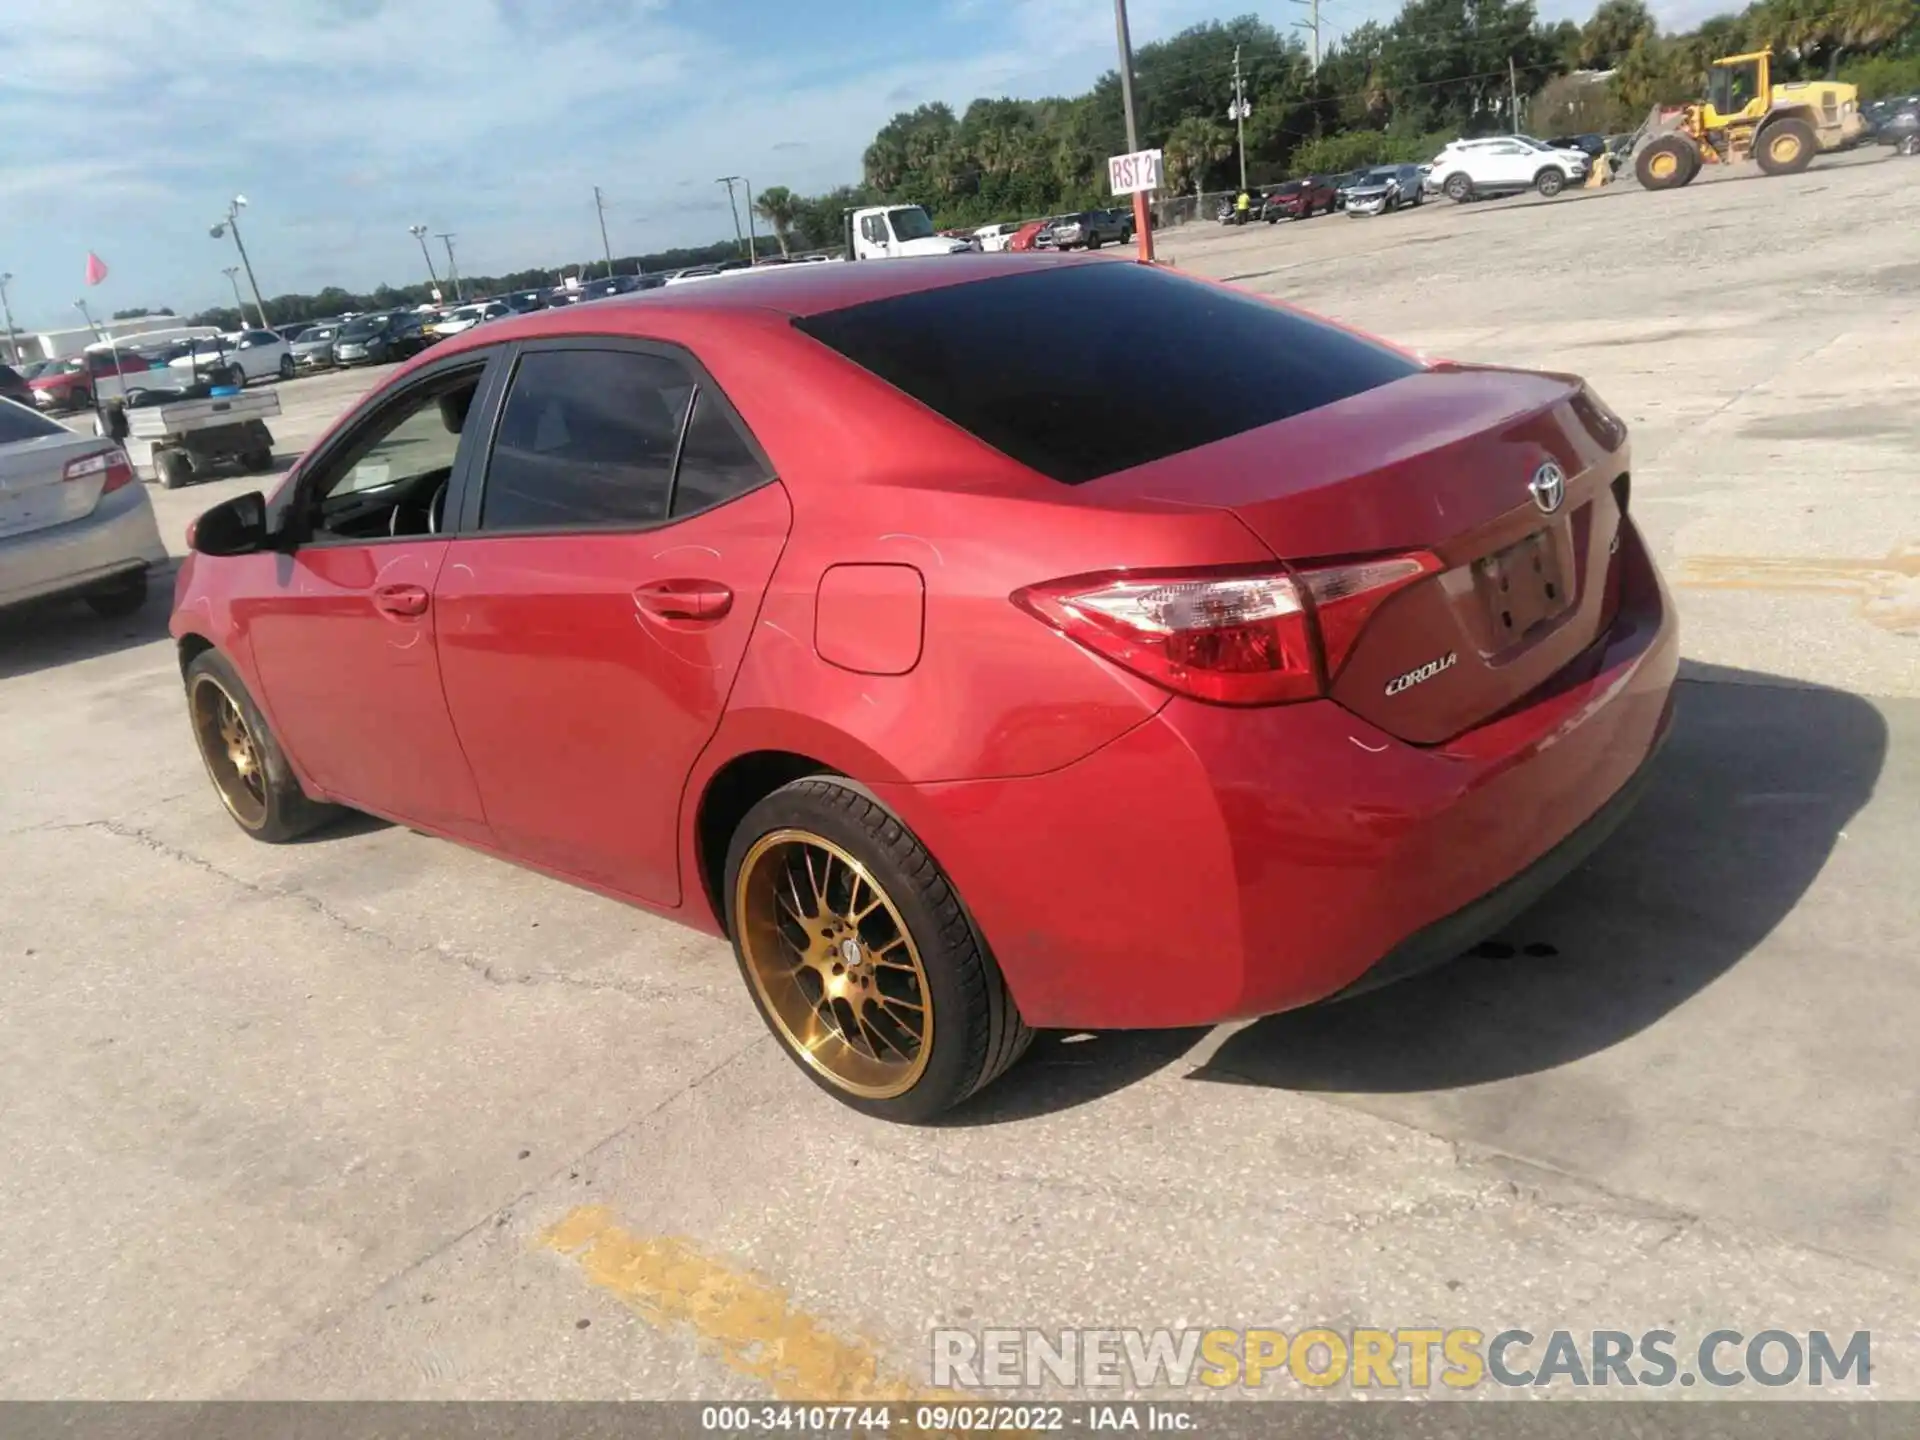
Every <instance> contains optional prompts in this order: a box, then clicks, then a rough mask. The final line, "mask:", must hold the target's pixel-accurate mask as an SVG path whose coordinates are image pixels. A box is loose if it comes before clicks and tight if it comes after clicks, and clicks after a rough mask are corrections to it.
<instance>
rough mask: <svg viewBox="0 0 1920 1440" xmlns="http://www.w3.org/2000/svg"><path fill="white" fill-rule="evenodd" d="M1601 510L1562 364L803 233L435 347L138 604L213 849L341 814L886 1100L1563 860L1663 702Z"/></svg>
mask: <svg viewBox="0 0 1920 1440" xmlns="http://www.w3.org/2000/svg"><path fill="white" fill-rule="evenodd" d="M1060 334H1073V335H1075V336H1077V337H1079V338H1080V340H1081V341H1082V342H1083V343H1081V344H1078V345H1076V346H1075V361H1074V363H1073V364H1072V365H1064V366H1063V365H1060V364H1058V363H1057V362H1056V360H1055V357H1053V356H1052V355H1051V354H1050V353H1049V352H1048V351H1047V350H1046V348H1045V347H1044V346H1043V345H1039V344H1037V343H1035V342H1036V337H1039V336H1045V335H1060ZM1629 493H1630V481H1629V464H1628V454H1627V448H1626V435H1625V431H1624V428H1623V426H1622V425H1621V422H1620V421H1619V420H1618V419H1617V418H1616V417H1615V416H1614V415H1613V414H1612V413H1611V412H1610V411H1608V409H1607V408H1606V407H1605V405H1603V404H1602V403H1601V402H1600V400H1599V399H1598V398H1597V397H1595V396H1594V395H1593V394H1592V393H1591V391H1589V390H1588V389H1587V388H1585V387H1584V386H1583V385H1582V384H1581V382H1580V381H1579V380H1577V379H1574V378H1572V377H1568V376H1564V375H1543V374H1531V373H1526V372H1522V371H1515V370H1502V369H1492V368H1484V367H1475V366H1465V365H1452V364H1437V365H1428V364H1423V363H1421V362H1419V361H1417V360H1415V359H1413V358H1411V357H1409V356H1408V355H1406V354H1403V353H1401V352H1399V351H1397V350H1395V349H1393V348H1391V347H1389V346H1387V345H1384V344H1381V343H1379V342H1377V341H1374V340H1370V339H1367V338H1364V337H1362V336H1359V335H1355V334H1352V333H1350V332H1348V331H1346V330H1343V329H1340V328H1338V327H1336V326H1333V325H1330V324H1328V323H1326V322H1324V321H1321V320H1318V319H1315V318H1312V317H1310V316H1308V315H1304V314H1301V313H1299V312H1297V311H1295V310H1292V309H1289V308H1286V307H1284V306H1281V305H1278V304H1273V303H1269V302H1267V301H1265V300H1262V299H1259V298H1256V297H1253V296H1250V295H1246V294H1243V293H1240V292H1238V291H1235V290H1232V289H1228V288H1225V287H1223V286H1219V285H1213V284H1208V283H1205V282H1202V281H1198V280H1194V279H1190V278H1187V277H1183V276H1181V275H1179V274H1177V273H1174V272H1171V271H1168V270H1165V269H1157V268H1152V267H1148V266H1143V265H1140V264H1137V263H1134V262H1132V261H1127V260H1118V259H1107V258H1104V257H1069V256H1047V257H1033V258H1031V259H1024V260H1011V261H1010V260H1009V259H1008V258H1007V257H1005V256H981V257H971V256H955V257H945V258H940V259H932V260H894V261H888V262H885V263H872V264H860V265H818V266H815V265H806V266H798V265H796V266H785V267H777V268H774V269H772V270H768V271H764V272H752V273H743V274H740V275H737V276H733V277H728V278H723V279H721V280H718V281H715V282H713V283H712V284H708V285H691V286H684V287H680V288H678V289H670V290H665V291H654V292H651V293H648V294H644V295H640V296H636V297H634V298H632V299H628V300H614V301H608V302H605V303H603V304H598V305H591V306H582V307H579V308H576V309H570V310H564V311H557V312H556V311H548V312H543V313H537V314H533V315H528V316H524V317H522V318H519V319H515V320H506V321H501V322H499V323H497V324H494V325H487V326H483V327H480V328H479V329H477V330H474V331H470V332H468V333H467V334H466V335H462V336H459V337H457V338H455V339H453V340H451V341H448V342H446V343H445V344H443V345H440V346H438V347H436V348H435V349H434V350H433V351H431V352H430V353H429V354H428V355H426V356H423V357H422V358H421V359H420V360H418V361H416V362H415V363H413V364H411V365H410V366H408V367H406V368H405V369H403V370H401V371H400V372H398V373H397V374H395V375H394V376H393V377H392V378H391V380H389V381H388V382H387V383H386V384H385V385H383V386H382V387H381V388H380V389H378V390H377V391H375V392H374V393H373V394H371V395H369V396H368V397H367V398H366V399H365V400H364V401H362V402H361V403H360V405H359V406H358V407H357V408H356V409H355V410H354V411H353V412H352V413H351V414H349V415H348V416H347V417H346V418H345V419H344V420H343V421H341V422H340V423H339V424H338V425H337V426H335V428H334V429H333V431H332V432H331V433H330V434H328V435H327V436H326V437H325V438H324V439H323V440H321V442H320V443H319V444H318V445H316V446H315V447H314V448H313V449H312V450H311V451H310V452H308V454H307V456H306V457H305V458H304V459H303V460H302V462H301V463H300V464H299V466H298V467H297V468H296V469H295V470H294V471H293V472H292V474H291V475H289V476H288V477H287V480H286V481H285V483H284V484H282V486H281V487H280V489H279V490H278V491H277V492H276V493H275V495H274V496H273V497H272V498H271V499H270V500H269V499H264V498H263V497H261V496H260V495H257V494H256V495H249V496H244V497H242V498H240V499H237V500H233V501H229V502H228V503H227V504H224V505H221V506H218V507H216V508H214V509H212V510H210V511H208V512H207V513H206V514H205V515H204V516H202V517H201V519H200V520H199V521H198V522H197V524H196V527H195V531H194V534H193V537H192V545H193V549H194V551H195V553H194V554H193V555H192V556H191V557H190V558H189V559H188V561H187V563H186V565H185V566H184V568H183V569H182V571H181V573H180V577H179V582H178V591H177V595H176V600H175V608H174V614H173V622H172V629H173V634H174V635H175V637H176V638H177V639H178V642H179V647H180V661H181V667H182V670H183V673H184V676H185V682H186V694H187V706H188V712H189V715H190V717H191V720H192V728H193V733H194V736H195V737H196V739H197V741H198V743H199V747H200V751H201V754H202V756H203V757H204V759H205V761H206V765H207V770H208V772H209V774H210V775H211V777H212V779H213V782H214V785H215V787H216V789H217V790H218V792H219V794H220V797H221V799H222V800H223V801H224V802H225V804H226V807H227V809H228V810H229V811H230V812H231V813H232V815H233V817H234V819H235V820H237V821H238V822H239V823H240V825H241V826H242V827H243V828H244V829H245V830H247V831H248V832H249V833H250V834H252V835H254V836H256V837H258V838H259V839H262V840H269V841H275V840H285V839H288V838H290V837H292V836H294V835H296V834H299V833H300V832H302V831H304V830H307V829H309V828H311V827H312V826H313V825H315V824H316V823H318V822H319V821H321V820H322V819H323V818H324V817H325V816H326V815H327V814H328V813H329V810H330V807H333V806H351V807H354V808H356V809H361V810H366V811H371V812H373V813H375V814H377V815H383V816H387V817H389V818H391V819H394V820H398V821H403V822H405V823H406V824H408V825H411V826H415V827H418V828H420V829H423V830H427V831H431V832H434V833H437V834H440V835H444V836H446V837H448V838H449V839H454V840H458V841H461V842H463V843H465V844H469V845H474V846H478V847H480V848H482V849H485V850H489V851H492V852H494V853H496V854H499V855H501V856H505V857H507V858H510V859H513V860H516V861H519V862H521V863H523V864H527V865H531V866H535V867H537V868H539V869H542V870H546V871H549V872H551V873H553V874H555V875H558V876H562V877H564V878H566V879H568V880H572V881H575V882H578V883H580V884H582V885H587V886H591V887H593V888H595V889H597V890H601V891H604V892H606V893H608V894H611V895H616V896H619V897H620V898H622V899H626V900H629V901H632V902H633V903H635V904H638V905H643V906H645V907H647V908H648V909H651V910H656V911H659V912H660V913H662V914H666V915H672V916H674V917H676V918H679V919H681V920H684V921H686V922H687V923H688V924H691V925H695V926H698V927H701V928H703V929H706V930H709V931H712V932H714V933H715V934H721V935H725V936H728V937H730V938H731V940H732V943H733V946H734V950H735V953H736V955H737V956H738V958H739V962H740V969H741V972H742V975H743V976H744V978H745V981H746V986H747V989H748V991H749V993H750V994H751V995H752V996H753V998H754V1002H755V1003H756V1004H757V1005H758V1007H759V1008H760V1011H761V1013H762V1014H763V1016H764V1017H765V1019H766V1021H767V1024H768V1026H769V1028H770V1029H771V1030H772V1031H773V1033H774V1035H775V1036H776V1037H778V1039H779V1041H780V1043H781V1044H782V1045H784V1046H785V1047H786V1048H787V1049H788V1050H789V1051H790V1052H791V1053H792V1055H793V1056H794V1058H795V1059H796V1060H797V1061H798V1062H799V1064H800V1065H801V1066H802V1068H803V1069H804V1070H805V1071H806V1073H808V1074H809V1075H811V1076H812V1077H813V1078H814V1079H815V1080H816V1081H818V1082H819V1083H820V1084H821V1085H823V1086H824V1087H825V1088H826V1089H828V1090H829V1091H830V1092H832V1093H833V1094H835V1095H836V1096H838V1097H839V1098H841V1099H842V1100H844V1101H846V1102H847V1103H849V1104H851V1105H854V1106H856V1107H857V1108H859V1109H862V1110H866V1111H868V1112H870V1113H874V1114H878V1115H883V1116H887V1117H891V1118H897V1119H907V1120H916V1119H923V1118H926V1117H929V1116H932V1115H934V1114H936V1113H938V1112H939V1111H941V1110H943V1109H945V1108H946V1107H948V1106H950V1105H952V1104H954V1103H955V1102H957V1101H960V1100H962V1099H964V1098H965V1097H966V1096H968V1095H970V1094H972V1093H973V1092H975V1091H977V1090H979V1089H980V1088H981V1087H982V1086H984V1085H986V1084H987V1083H988V1082H989V1081H991V1080H992V1079H994V1078H995V1077H996V1076H997V1075H999V1074H1000V1073H1001V1072H1002V1071H1004V1070H1005V1069H1006V1068H1007V1067H1008V1066H1009V1065H1011V1064H1012V1063H1013V1062H1014V1060H1015V1059H1016V1058H1018V1056H1019V1055H1020V1053H1021V1051H1022V1050H1023V1049H1024V1047H1025V1046H1026V1043H1027V1041H1028V1039H1029V1037H1030V1035H1031V1030H1030V1028H1029V1027H1055V1026H1071V1027H1078V1028H1089V1029H1099V1028H1116V1027H1136V1026H1147V1027H1151V1026H1179V1025H1194V1024H1200V1023H1205V1022H1209V1021H1218V1020H1226V1019H1231V1018H1235V1017H1242V1016H1253V1015H1260V1014H1264V1013H1268V1012H1271V1011H1277V1010H1284V1009H1287V1008H1289V1007H1292V1006H1298V1005H1304V1004H1307V1003H1309V1002H1311V1001H1315V1000H1320V999H1322V998H1325V997H1328V996H1333V995H1338V994H1342V993H1351V992H1353V991H1356V990H1359V989H1364V988H1368V987H1370V986H1372V985H1374V984H1377V983H1379V982H1380V981H1383V980H1386V979H1391V978H1394V977H1396V976H1398V975H1402V974H1405V973H1408V972H1410V971H1412V970H1415V969H1418V968H1420V967H1421V966H1423V965H1426V964H1430V963H1432V962H1434V961H1438V960H1443V959H1445V958H1447V957H1449V956H1452V955H1454V954H1457V953H1459V952H1460V951H1461V950H1463V949H1465V948H1468V947H1469V946H1471V945H1472V944H1474V943H1475V942H1476V941H1477V940H1479V939H1481V938H1483V937H1484V936H1485V935H1486V934H1488V933H1490V932H1491V931H1492V930H1494V929H1496V928H1498V927H1499V926H1500V925H1501V924H1502V923H1503V922H1504V921H1505V920H1506V919H1507V918H1508V917H1510V916H1511V915H1512V914H1514V913H1515V912H1516V911H1517V910H1519V909H1520V908H1521V907H1523V906H1524V905H1526V904H1527V903H1529V902H1530V901H1531V900H1533V899H1534V898H1535V897H1536V896H1538V895H1539V894H1540V892H1541V891H1542V890H1543V889H1545V888H1546V887H1547V886H1548V885H1550V884H1552V883H1553V882H1554V881H1556V880H1557V879H1559V878H1560V877H1561V876H1563V875H1564V874H1566V873H1567V871H1568V870H1569V869H1571V868H1572V867H1573V866H1574V865H1575V864H1577V863H1578V861H1579V860H1580V859H1581V858H1582V857H1583V856H1584V855H1585V854H1586V853H1587V852H1588V851H1589V850H1590V849H1591V848H1592V847H1593V846H1594V845H1596V844H1597V843H1599V841H1600V839H1601V838H1602V837H1603V836H1604V835H1605V834H1606V833H1607V832H1608V831H1609V830H1610V829H1611V828H1612V827H1613V826H1614V825H1615V824H1616V823H1617V822H1618V821H1619V819H1620V818H1621V816H1622V815H1623V813H1624V812H1625V810H1626V808H1627V807H1628V806H1629V805H1630V804H1631V803H1632V801H1633V800H1634V798H1635V797H1636V795H1637V793H1638V791H1639V788H1640V786H1641V784H1642V783H1643V782H1644V779H1645V776H1646V772H1647V764H1648V760H1649V758H1650V757H1651V756H1652V754H1653V752H1654V751H1655V749H1656V748H1657V747H1658V745H1659V743H1660V741H1661V739H1662V738H1663V736H1664V734H1665V732H1666V729H1667V727H1668V723H1669V719H1670V710H1671V701H1670V698H1669V695H1670V691H1671V689H1672V684H1673V678H1674V670H1675V664H1676V649H1677V642H1676V637H1675V627H1674V621H1673V614H1672V608H1671V605H1670V602H1669V600H1668V597H1667V595H1666V593H1665V590H1664V588H1663V587H1662V584H1661V582H1660V579H1659V577H1658V576H1657V574H1656V573H1655V571H1654V567H1653V564H1652V562H1651V561H1650V559H1649V557H1648V554H1647V550H1646V548H1645V546H1644V545H1643V544H1642V542H1641V539H1640V536H1639V534H1638V532H1637V531H1636V529H1635V527H1634V524H1633V522H1632V520H1631V518H1630V514H1629V507H1628V500H1629ZM476 903H479V904H484V903H485V897H484V896H478V897H476Z"/></svg>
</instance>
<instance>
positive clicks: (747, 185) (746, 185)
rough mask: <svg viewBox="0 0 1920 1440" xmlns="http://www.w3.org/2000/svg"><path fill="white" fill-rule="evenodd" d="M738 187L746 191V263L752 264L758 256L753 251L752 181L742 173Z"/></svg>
mask: <svg viewBox="0 0 1920 1440" xmlns="http://www.w3.org/2000/svg"><path fill="white" fill-rule="evenodd" d="M740 188H741V189H742V190H744V191H746V192H747V264H749V265H752V264H754V263H755V262H757V261H758V260H759V258H760V257H759V256H758V255H756V254H755V253H754V235H753V182H752V181H751V180H749V179H747V177H746V176H744V175H742V176H741V177H740Z"/></svg>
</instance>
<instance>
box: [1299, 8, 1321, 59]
mask: <svg viewBox="0 0 1920 1440" xmlns="http://www.w3.org/2000/svg"><path fill="white" fill-rule="evenodd" d="M1293 3H1294V4H1296V5H1305V6H1306V7H1307V11H1308V13H1309V14H1310V15H1311V16H1312V17H1313V18H1312V19H1311V20H1296V21H1294V22H1293V28H1294V29H1296V30H1305V31H1306V32H1307V33H1308V34H1310V35H1312V36H1313V68H1314V72H1315V73H1316V74H1317V73H1319V70H1320V0H1293Z"/></svg>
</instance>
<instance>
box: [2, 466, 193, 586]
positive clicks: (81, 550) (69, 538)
mask: <svg viewBox="0 0 1920 1440" xmlns="http://www.w3.org/2000/svg"><path fill="white" fill-rule="evenodd" d="M166 558H167V548H166V546H165V545H163V544H162V543H161V541H160V529H159V526H158V525H156V524H155V523H154V518H153V504H152V502H151V501H150V500H149V499H148V498H147V492H146V489H145V487H143V486H142V485H140V484H139V483H138V482H135V483H134V484H132V485H128V486H125V487H123V488H122V489H119V490H116V491H114V492H113V493H112V494H110V495H104V496H102V497H101V499H100V503H99V504H98V505H97V506H95V507H94V511H93V513H92V514H91V515H89V516H87V517H86V518H85V519H82V520H69V521H68V522H67V523H66V524H64V525H53V526H49V527H48V528H47V529H45V530H35V531H33V532H31V533H30V534H26V535H15V536H12V537H10V538H8V539H6V540H0V606H5V605H19V604H22V603H24V602H26V601H29V600H41V599H46V598H47V597H49V596H54V595H62V594H68V593H78V592H81V591H85V590H87V589H90V588H91V587H93V586H94V585H96V584H104V583H106V582H108V581H111V580H113V579H114V578H116V577H117V576H120V575H124V574H126V573H127V572H128V571H129V570H143V569H145V568H147V567H148V566H150V565H160V564H164V563H165V561H166Z"/></svg>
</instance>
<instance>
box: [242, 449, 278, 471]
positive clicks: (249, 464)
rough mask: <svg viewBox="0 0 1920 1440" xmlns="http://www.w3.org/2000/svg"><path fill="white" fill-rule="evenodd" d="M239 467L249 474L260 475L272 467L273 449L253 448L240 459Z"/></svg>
mask: <svg viewBox="0 0 1920 1440" xmlns="http://www.w3.org/2000/svg"><path fill="white" fill-rule="evenodd" d="M240 468H241V469H243V470H245V471H247V472H248V473H249V474H253V475H260V474H264V473H265V472H266V471H268V470H271V469H272V468H273V451H271V450H255V451H252V452H251V453H249V454H247V455H243V456H242V457H241V459H240Z"/></svg>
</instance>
